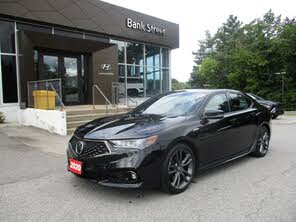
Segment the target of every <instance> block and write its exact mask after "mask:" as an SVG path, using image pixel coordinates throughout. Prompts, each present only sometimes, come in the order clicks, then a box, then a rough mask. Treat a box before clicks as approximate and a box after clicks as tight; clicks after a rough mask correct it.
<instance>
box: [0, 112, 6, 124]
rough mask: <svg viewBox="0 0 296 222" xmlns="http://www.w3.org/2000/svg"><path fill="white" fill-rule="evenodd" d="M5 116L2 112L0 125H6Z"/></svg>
mask: <svg viewBox="0 0 296 222" xmlns="http://www.w3.org/2000/svg"><path fill="white" fill-rule="evenodd" d="M4 120H5V116H4V114H3V113H2V112H0V123H4Z"/></svg>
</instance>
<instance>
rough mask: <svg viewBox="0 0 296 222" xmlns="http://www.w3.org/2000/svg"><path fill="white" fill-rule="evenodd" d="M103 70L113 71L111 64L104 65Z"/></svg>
mask: <svg viewBox="0 0 296 222" xmlns="http://www.w3.org/2000/svg"><path fill="white" fill-rule="evenodd" d="M101 69H103V70H106V71H109V70H111V65H110V64H102V65H101Z"/></svg>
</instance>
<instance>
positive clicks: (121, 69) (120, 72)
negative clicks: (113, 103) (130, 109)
mask: <svg viewBox="0 0 296 222" xmlns="http://www.w3.org/2000/svg"><path fill="white" fill-rule="evenodd" d="M118 82H119V97H121V98H122V97H124V96H125V65H118Z"/></svg>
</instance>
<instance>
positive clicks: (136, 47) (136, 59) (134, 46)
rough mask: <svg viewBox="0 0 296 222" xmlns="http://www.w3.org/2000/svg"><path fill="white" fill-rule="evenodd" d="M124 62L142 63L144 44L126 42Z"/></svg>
mask: <svg viewBox="0 0 296 222" xmlns="http://www.w3.org/2000/svg"><path fill="white" fill-rule="evenodd" d="M126 62H127V63H128V64H134V65H144V46H143V45H142V44H139V43H126Z"/></svg>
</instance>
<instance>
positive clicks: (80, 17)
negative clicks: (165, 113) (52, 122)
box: [0, 0, 179, 125]
mask: <svg viewBox="0 0 296 222" xmlns="http://www.w3.org/2000/svg"><path fill="white" fill-rule="evenodd" d="M178 47H179V25H178V24H175V23H172V22H169V21H165V20H162V19H158V18H155V17H152V16H149V15H145V14H142V13H139V12H135V11H133V10H129V9H126V8H122V7H119V6H115V5H112V4H109V3H105V2H102V1H99V0H79V1H77V0H66V1H58V0H38V1H35V0H10V1H9V0H8V1H0V111H1V112H3V113H4V114H5V116H6V119H7V121H16V122H23V121H24V118H25V119H28V118H29V119H30V118H31V117H30V116H31V115H33V114H34V111H32V110H31V108H32V107H33V108H34V98H33V95H32V92H33V91H34V89H35V90H37V88H36V86H38V87H39V85H38V84H41V83H42V82H46V90H51V89H52V90H54V91H55V92H56V93H57V94H58V95H59V96H58V97H59V98H58V99H59V101H60V103H61V104H63V106H65V107H68V106H82V105H90V104H93V103H95V104H105V103H106V101H107V100H108V101H112V103H116V104H118V103H120V102H122V101H123V103H124V101H128V100H140V99H142V100H145V99H146V98H149V97H151V96H154V95H157V94H159V93H162V92H166V91H169V90H170V89H171V74H170V72H171V70H170V66H171V63H170V54H171V50H172V49H175V48H178ZM55 81H56V82H55ZM53 83H54V84H55V85H54V87H53ZM34 87H35V88H34ZM38 89H39V88H38ZM94 89H95V90H94ZM114 89H115V90H114ZM116 90H117V91H116ZM94 91H100V92H99V94H100V95H101V96H95V94H94ZM115 95H116V96H117V97H118V98H117V97H116V98H115ZM114 98H115V99H114ZM32 101H33V102H32ZM35 105H36V104H35ZM30 107H31V108H30ZM29 109H30V112H29V113H28V110H29ZM48 112H50V111H48ZM52 112H54V111H52ZM45 116H47V118H48V117H49V116H50V115H47V114H45ZM25 121H29V120H25ZM32 121H36V120H32ZM32 125H34V124H32Z"/></svg>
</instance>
